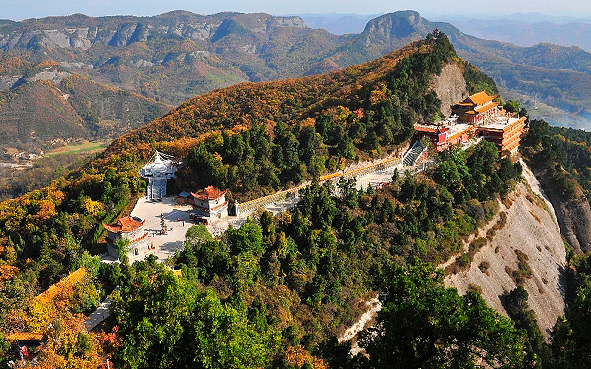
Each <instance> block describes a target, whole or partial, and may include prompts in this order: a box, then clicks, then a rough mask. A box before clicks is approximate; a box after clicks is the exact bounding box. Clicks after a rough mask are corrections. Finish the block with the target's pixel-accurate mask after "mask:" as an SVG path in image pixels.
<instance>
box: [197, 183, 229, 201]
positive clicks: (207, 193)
mask: <svg viewBox="0 0 591 369" xmlns="http://www.w3.org/2000/svg"><path fill="white" fill-rule="evenodd" d="M227 191H228V190H225V191H222V190H218V189H215V188H213V186H207V187H205V188H204V189H203V191H201V192H200V193H198V194H196V193H193V192H191V195H193V197H194V198H196V199H199V200H215V199H217V198H220V197H222V196H224V195H225V194H226V192H227Z"/></svg>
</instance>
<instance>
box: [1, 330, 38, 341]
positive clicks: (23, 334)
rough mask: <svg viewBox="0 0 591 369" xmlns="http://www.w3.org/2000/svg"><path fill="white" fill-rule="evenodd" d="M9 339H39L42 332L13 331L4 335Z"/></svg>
mask: <svg viewBox="0 0 591 369" xmlns="http://www.w3.org/2000/svg"><path fill="white" fill-rule="evenodd" d="M6 339H7V340H9V341H41V340H42V339H43V333H31V332H15V333H11V334H9V335H8V336H6Z"/></svg>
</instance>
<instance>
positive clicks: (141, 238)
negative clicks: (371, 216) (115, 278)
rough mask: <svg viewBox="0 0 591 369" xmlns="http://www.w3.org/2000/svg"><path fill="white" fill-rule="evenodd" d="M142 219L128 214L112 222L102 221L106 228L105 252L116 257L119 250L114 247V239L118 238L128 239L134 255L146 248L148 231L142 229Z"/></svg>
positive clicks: (147, 245)
mask: <svg viewBox="0 0 591 369" xmlns="http://www.w3.org/2000/svg"><path fill="white" fill-rule="evenodd" d="M144 222H145V221H144V220H142V219H140V218H138V217H130V216H129V215H128V216H126V217H123V218H120V219H119V220H117V222H115V223H112V224H105V223H103V227H105V229H106V230H107V233H108V235H107V252H108V253H109V255H111V256H113V257H116V258H118V257H119V251H118V250H117V247H115V241H116V240H118V239H120V238H125V239H127V240H129V246H130V248H131V250H130V251H132V252H133V254H134V255H139V254H140V252H145V251H147V250H148V247H149V243H148V242H147V237H148V232H144V231H143V230H142V226H143V225H144Z"/></svg>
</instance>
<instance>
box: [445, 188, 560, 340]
mask: <svg viewBox="0 0 591 369" xmlns="http://www.w3.org/2000/svg"><path fill="white" fill-rule="evenodd" d="M532 188H534V189H535V188H536V184H535V183H532ZM550 206H551V205H550ZM547 209H549V208H548V203H546V202H545V201H544V200H543V199H542V197H541V196H539V195H537V194H534V193H533V192H532V191H531V190H530V188H529V186H526V185H523V184H519V185H518V187H517V189H516V190H515V191H514V192H513V193H512V194H511V195H509V201H505V205H501V211H503V212H505V213H506V214H507V220H506V224H505V225H504V226H503V227H502V228H501V229H500V230H497V231H496V232H495V233H494V237H493V238H492V240H489V241H488V243H487V245H486V246H484V247H483V248H482V249H481V250H480V251H479V252H478V253H477V254H476V255H475V257H474V260H473V261H472V263H471V265H470V268H469V269H468V270H467V271H464V272H460V273H458V274H453V275H450V276H447V277H446V279H445V283H446V285H447V286H453V287H456V288H457V289H458V292H459V293H460V294H463V293H465V292H466V291H467V290H468V289H469V288H476V289H480V290H481V291H482V296H483V297H484V299H485V300H486V302H487V303H488V305H489V306H491V307H493V308H494V309H495V310H497V311H499V312H501V313H503V314H505V315H506V311H505V309H504V307H503V294H504V293H505V292H508V291H511V290H513V289H514V288H515V287H516V286H517V285H516V281H515V276H516V273H514V272H515V271H518V270H519V269H520V267H519V264H520V262H521V268H522V269H525V268H526V266H527V267H529V269H530V275H529V277H525V278H523V280H524V284H523V287H524V288H525V289H526V290H527V292H528V293H529V300H528V304H529V306H530V308H531V309H533V310H534V312H535V314H536V317H537V320H538V324H539V326H540V329H541V330H542V333H543V334H544V335H545V336H546V337H548V336H549V333H550V332H551V330H552V328H553V327H554V324H555V323H556V319H557V318H558V317H559V316H561V315H563V314H564V309H565V302H564V293H565V283H566V281H565V275H564V269H565V265H566V252H565V248H564V244H563V242H562V238H561V235H560V230H559V228H558V224H557V223H556V221H555V220H554V217H553V214H552V212H551V211H549V210H547ZM495 223H496V220H493V221H492V222H491V224H495ZM481 233H482V234H481V236H484V235H485V234H486V231H483V232H481Z"/></svg>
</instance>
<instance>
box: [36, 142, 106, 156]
mask: <svg viewBox="0 0 591 369" xmlns="http://www.w3.org/2000/svg"><path fill="white" fill-rule="evenodd" d="M107 145H108V142H107V141H104V140H101V141H88V142H83V143H80V144H74V145H66V146H61V147H58V148H57V149H54V150H51V151H50V152H48V153H47V154H46V155H47V156H53V155H62V154H78V153H82V152H88V151H102V150H104V149H105V148H106V147H107Z"/></svg>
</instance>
